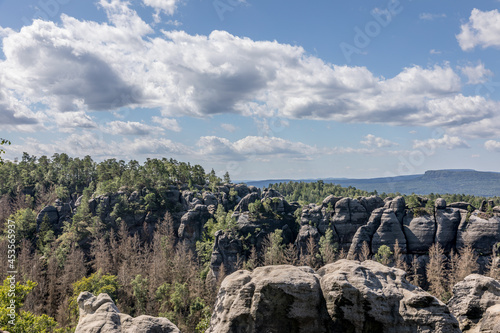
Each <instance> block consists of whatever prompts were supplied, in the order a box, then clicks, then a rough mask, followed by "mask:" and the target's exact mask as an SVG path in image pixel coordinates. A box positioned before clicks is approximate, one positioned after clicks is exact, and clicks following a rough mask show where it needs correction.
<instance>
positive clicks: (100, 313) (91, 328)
mask: <svg viewBox="0 0 500 333" xmlns="http://www.w3.org/2000/svg"><path fill="white" fill-rule="evenodd" d="M77 301H78V307H79V311H80V319H79V320H78V326H77V327H76V330H75V333H89V332H92V333H136V332H141V333H179V332H180V331H179V329H178V328H177V326H175V325H174V324H172V322H170V320H168V319H167V318H161V317H151V316H139V317H136V318H132V317H131V316H129V315H127V314H123V313H120V311H118V308H117V307H116V305H115V303H114V302H113V300H112V299H111V297H109V296H108V294H99V296H97V297H95V296H94V295H92V294H91V293H89V292H88V291H85V292H82V293H81V294H80V295H79V296H78V299H77Z"/></svg>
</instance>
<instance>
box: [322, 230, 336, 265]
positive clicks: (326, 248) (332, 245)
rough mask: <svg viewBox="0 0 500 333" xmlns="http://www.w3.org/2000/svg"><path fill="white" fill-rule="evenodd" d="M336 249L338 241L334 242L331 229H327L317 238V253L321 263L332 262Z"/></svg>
mask: <svg viewBox="0 0 500 333" xmlns="http://www.w3.org/2000/svg"><path fill="white" fill-rule="evenodd" d="M337 251H338V243H336V242H334V238H333V230H332V229H327V230H326V232H325V235H324V236H321V237H320V239H319V255H320V256H321V260H322V261H323V263H325V264H326V263H330V262H333V260H334V257H335V254H336V253H337Z"/></svg>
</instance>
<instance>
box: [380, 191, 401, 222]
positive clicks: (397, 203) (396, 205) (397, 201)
mask: <svg viewBox="0 0 500 333" xmlns="http://www.w3.org/2000/svg"><path fill="white" fill-rule="evenodd" d="M384 207H386V208H389V209H392V210H393V211H394V214H396V217H397V219H398V221H399V222H400V223H403V217H404V216H405V210H406V202H405V198H403V197H401V196H399V197H395V198H394V199H392V200H390V201H387V202H386V203H385V206H384Z"/></svg>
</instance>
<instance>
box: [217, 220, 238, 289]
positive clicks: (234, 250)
mask: <svg viewBox="0 0 500 333" xmlns="http://www.w3.org/2000/svg"><path fill="white" fill-rule="evenodd" d="M242 255H243V242H242V241H241V240H240V239H239V238H238V237H236V236H235V235H233V234H232V233H230V232H224V231H222V230H218V231H217V232H216V233H215V241H214V247H213V250H212V256H211V258H210V271H211V273H212V277H213V278H215V279H218V278H219V274H220V270H221V267H224V273H225V274H231V273H232V272H234V271H235V270H236V269H237V267H238V261H239V260H242V259H243V258H242V257H241V256H242Z"/></svg>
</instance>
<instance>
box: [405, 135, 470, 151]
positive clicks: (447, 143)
mask: <svg viewBox="0 0 500 333" xmlns="http://www.w3.org/2000/svg"><path fill="white" fill-rule="evenodd" d="M440 147H445V148H447V149H456V148H470V146H469V144H468V143H467V142H466V141H464V140H463V139H461V138H459V137H457V136H449V135H447V134H445V135H443V137H442V138H441V139H429V140H425V141H419V140H415V141H413V149H419V148H427V149H430V150H432V151H434V150H436V149H438V148H440Z"/></svg>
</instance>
